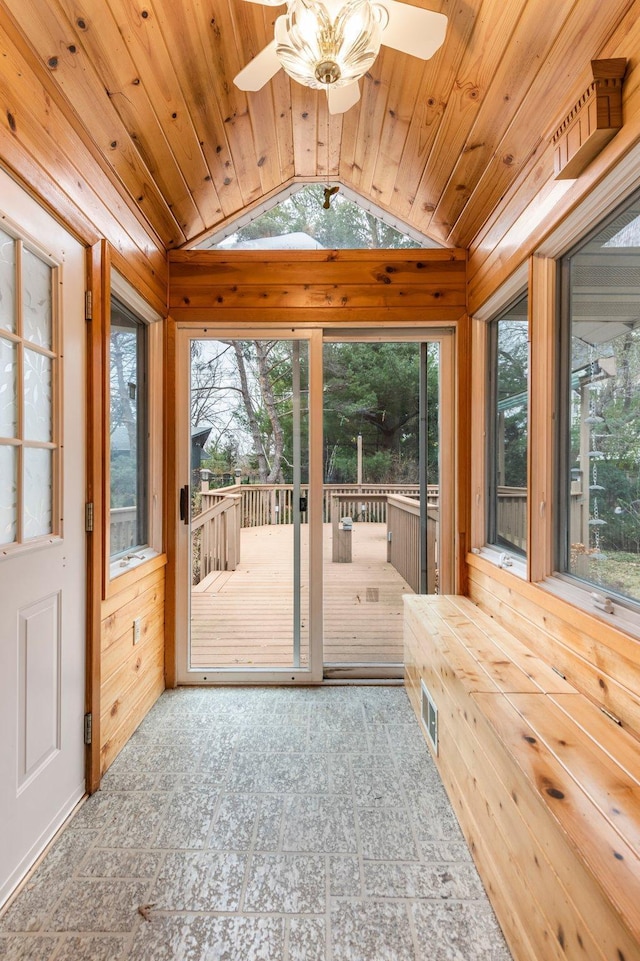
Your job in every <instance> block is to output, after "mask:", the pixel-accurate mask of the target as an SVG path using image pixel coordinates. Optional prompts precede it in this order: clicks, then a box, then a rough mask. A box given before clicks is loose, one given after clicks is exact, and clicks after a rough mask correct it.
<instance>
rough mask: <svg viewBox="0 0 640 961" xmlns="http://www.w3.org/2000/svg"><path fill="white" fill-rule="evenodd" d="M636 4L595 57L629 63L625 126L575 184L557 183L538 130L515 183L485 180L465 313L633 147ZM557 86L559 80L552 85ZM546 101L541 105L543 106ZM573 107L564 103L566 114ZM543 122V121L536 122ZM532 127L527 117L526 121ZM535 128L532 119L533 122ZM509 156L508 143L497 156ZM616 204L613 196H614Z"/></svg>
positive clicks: (637, 117) (549, 149) (637, 99)
mask: <svg viewBox="0 0 640 961" xmlns="http://www.w3.org/2000/svg"><path fill="white" fill-rule="evenodd" d="M639 11H640V2H634V3H633V4H631V5H630V8H629V10H628V12H627V15H626V16H625V17H624V18H623V20H622V22H621V23H620V25H619V26H618V28H617V30H615V31H614V33H613V34H612V36H611V37H610V38H609V40H608V41H607V43H606V44H605V45H604V47H602V48H601V49H598V50H594V51H593V57H594V58H598V59H607V58H613V57H625V58H627V60H628V66H627V73H626V76H625V79H624V86H623V120H624V123H623V127H622V129H621V130H620V131H619V132H618V133H617V134H616V136H615V137H614V138H613V140H611V142H610V143H609V144H608V145H607V146H606V147H605V148H604V150H603V151H602V153H601V154H600V155H599V156H598V157H597V158H596V159H595V160H594V161H593V162H592V163H591V164H590V165H589V166H588V167H587V169H586V170H585V171H584V172H583V173H582V174H581V175H580V177H578V179H577V180H575V181H556V180H555V169H554V148H553V143H552V142H551V136H552V134H553V130H551V129H549V130H545V129H543V128H541V127H539V128H538V130H539V134H540V141H539V147H538V149H537V150H536V151H535V152H534V153H533V155H532V158H531V160H530V161H529V163H528V164H527V165H526V166H524V167H523V169H522V171H521V173H520V175H519V177H518V179H517V180H516V181H515V183H514V184H512V185H511V186H510V187H509V189H508V190H506V191H505V192H504V193H503V195H502V196H499V194H500V189H501V188H500V182H499V180H496V178H495V177H490V176H489V175H488V174H487V175H486V176H485V180H486V183H483V186H484V189H486V190H497V193H496V201H497V202H496V204H495V207H494V210H493V213H492V214H491V216H490V217H489V218H488V219H487V220H486V222H485V223H484V224H482V225H479V229H478V231H477V233H476V236H475V238H474V239H473V240H472V242H471V244H470V246H469V272H468V282H469V313H470V314H473V313H475V312H476V311H477V310H479V308H480V307H481V306H482V304H483V303H484V302H485V301H486V300H488V299H489V297H491V295H492V294H493V293H494V292H495V291H496V290H497V289H498V288H499V287H500V285H501V284H502V283H503V282H504V281H505V280H506V279H507V278H508V277H509V275H510V274H512V273H513V271H514V270H515V269H516V268H517V267H518V266H519V264H521V263H522V262H523V261H524V260H526V258H527V257H528V256H529V255H530V254H531V253H533V251H534V250H535V249H536V248H537V247H538V246H539V245H540V244H541V243H542V242H543V241H544V239H545V238H546V237H548V236H549V234H550V233H551V232H552V231H553V230H554V229H555V228H556V227H557V226H558V225H559V224H560V223H562V221H563V220H564V219H565V218H566V217H567V215H568V214H569V213H570V212H571V211H572V210H574V209H575V207H576V206H577V205H578V204H579V203H580V202H581V201H583V200H585V199H586V198H588V197H589V195H590V194H591V193H592V191H593V189H594V187H595V186H596V185H597V184H599V183H600V181H602V179H603V178H604V177H605V176H606V175H607V174H608V173H609V172H610V171H612V170H613V169H614V168H615V166H616V165H617V164H618V163H619V162H620V161H621V160H622V159H623V158H624V156H625V154H626V153H627V152H628V151H629V150H630V149H631V148H632V147H633V146H634V144H635V143H636V142H637V141H638V137H639V136H640V61H638V57H637V51H638V49H640V17H639V16H638V13H639ZM554 82H557V81H554ZM588 84H589V64H588V63H587V62H585V65H584V76H583V89H585V90H586V89H587V86H588ZM543 106H544V102H542V103H541V107H543ZM572 107H573V104H571V103H567V113H569V111H570V109H571V108H572ZM538 119H539V120H540V121H541V122H545V121H544V119H543V117H539V118H538ZM528 122H529V123H530V124H531V122H532V121H531V117H529V121H528ZM533 123H534V124H535V119H534V121H533ZM505 151H506V152H508V150H507V145H506V144H503V145H502V146H501V151H500V153H501V154H503V153H505ZM513 156H514V157H518V156H519V144H518V143H517V142H514V143H513ZM612 202H615V197H613V198H612Z"/></svg>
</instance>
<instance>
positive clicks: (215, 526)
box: [191, 494, 242, 586]
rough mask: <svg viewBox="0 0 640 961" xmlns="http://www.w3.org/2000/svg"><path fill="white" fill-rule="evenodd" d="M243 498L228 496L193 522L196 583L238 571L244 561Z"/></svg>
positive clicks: (192, 555) (192, 545)
mask: <svg viewBox="0 0 640 961" xmlns="http://www.w3.org/2000/svg"><path fill="white" fill-rule="evenodd" d="M241 508H242V497H241V496H240V495H239V494H227V495H226V496H224V497H221V498H220V499H219V500H218V501H217V502H216V503H215V504H214V505H213V506H212V507H208V508H207V509H206V510H204V511H203V512H202V513H201V514H198V515H197V517H194V518H193V520H192V521H191V557H192V560H191V566H192V583H193V585H194V586H195V585H196V584H199V583H200V582H201V581H203V580H204V578H205V577H206V576H207V574H210V573H211V572H212V571H235V569H236V567H237V566H238V563H239V561H240V527H241V520H242V509H241Z"/></svg>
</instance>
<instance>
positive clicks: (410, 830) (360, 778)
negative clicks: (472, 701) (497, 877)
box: [0, 687, 510, 961]
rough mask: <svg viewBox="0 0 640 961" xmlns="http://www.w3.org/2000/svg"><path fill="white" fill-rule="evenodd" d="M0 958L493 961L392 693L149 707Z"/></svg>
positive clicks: (442, 807) (433, 774)
mask: <svg viewBox="0 0 640 961" xmlns="http://www.w3.org/2000/svg"><path fill="white" fill-rule="evenodd" d="M0 958H2V959H11V961H22V959H29V961H117V959H128V961H129V959H130V961H509V958H510V954H509V952H508V950H507V948H506V946H505V943H504V940H503V938H502V935H501V932H500V930H499V928H498V925H497V923H496V920H495V917H494V915H493V912H492V910H491V907H490V905H489V902H488V900H487V898H486V895H485V893H484V890H483V887H482V884H481V883H480V880H479V878H478V875H477V873H476V870H475V867H474V865H473V863H472V861H471V859H470V856H469V852H468V849H467V847H466V844H465V842H464V839H463V836H462V834H461V832H460V828H459V827H458V823H457V821H456V818H455V816H454V814H453V811H452V809H451V807H450V805H449V802H448V800H447V796H446V794H445V791H444V788H443V786H442V784H441V782H440V779H439V776H438V773H437V771H436V768H435V766H434V764H433V762H432V760H431V757H430V755H429V752H428V750H427V747H426V744H425V742H424V740H423V737H422V734H421V732H420V730H419V727H418V724H417V721H416V719H415V716H414V714H413V711H412V709H411V707H410V705H409V701H408V699H407V696H406V694H405V692H404V690H403V689H402V688H400V687H324V688H317V689H287V690H283V689H277V690H274V689H242V690H238V689H182V690H178V691H171V692H167V693H165V694H164V695H163V696H162V697H161V698H160V700H159V701H158V703H157V704H156V706H155V707H154V708H153V710H152V711H151V713H150V714H149V716H148V717H147V718H146V720H145V721H144V722H143V724H142V725H141V726H140V728H139V730H138V731H137V732H136V734H135V735H134V737H133V738H132V739H131V741H130V742H129V744H128V745H127V746H126V747H125V749H124V750H123V751H122V753H121V755H120V757H119V758H118V759H117V760H116V762H115V763H114V765H113V766H112V768H111V770H110V771H109V772H108V773H107V775H106V776H105V778H104V780H103V784H102V789H101V790H100V791H99V792H98V793H97V794H95V795H94V796H93V797H92V798H90V799H89V800H88V801H87V802H86V803H85V804H84V806H83V807H82V808H81V809H80V810H79V812H78V813H77V815H76V816H75V817H74V818H73V819H72V821H71V822H70V823H69V825H68V827H67V828H66V830H65V831H63V832H62V833H61V835H60V837H59V839H58V840H57V842H56V843H55V845H54V846H53V848H52V850H51V851H50V852H49V853H48V855H47V857H46V858H45V859H44V860H43V861H42V863H41V864H40V865H39V867H38V868H37V869H36V870H35V872H34V873H33V875H32V877H31V878H30V879H29V881H28V883H27V884H26V886H25V887H24V889H23V890H22V891H21V893H20V894H19V895H18V897H17V898H16V899H15V900H14V901H13V903H11V904H10V905H9V907H8V908H7V909H6V910H5V912H4V914H3V915H2V916H1V917H0Z"/></svg>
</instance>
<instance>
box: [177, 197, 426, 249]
mask: <svg viewBox="0 0 640 961" xmlns="http://www.w3.org/2000/svg"><path fill="white" fill-rule="evenodd" d="M440 246H441V245H440V244H438V243H436V242H435V241H434V240H431V239H430V238H428V237H426V236H425V235H423V234H421V233H419V232H418V231H416V230H415V229H414V228H412V227H410V226H409V225H408V224H403V223H401V222H399V221H397V220H395V218H392V217H391V216H390V214H389V213H388V212H387V211H384V210H382V209H380V208H378V207H376V206H375V205H374V204H372V203H371V202H370V201H368V200H367V201H365V200H364V199H363V198H361V197H359V196H358V194H356V193H354V192H353V191H351V190H349V189H348V188H347V187H343V186H339V185H338V184H334V185H333V186H332V187H325V186H324V185H323V184H317V183H313V184H302V185H301V184H296V185H294V186H293V187H291V188H287V189H285V190H284V191H283V192H282V193H280V194H279V195H278V196H277V197H275V198H272V200H271V201H266V202H265V204H263V205H261V207H259V208H257V209H254V210H253V211H251V213H249V214H244V215H243V216H241V217H239V218H238V219H236V220H234V221H233V222H232V223H230V224H227V225H226V226H225V227H224V228H223V229H222V230H221V231H220V232H218V233H216V234H214V235H213V236H211V237H208V238H207V239H206V240H204V241H202V242H201V243H199V244H197V247H196V249H197V248H201V249H207V248H210V247H219V248H221V249H223V250H230V249H236V248H242V249H249V250H313V249H323V248H331V249H336V248H339V249H346V250H361V249H371V248H382V249H388V248H397V247H440Z"/></svg>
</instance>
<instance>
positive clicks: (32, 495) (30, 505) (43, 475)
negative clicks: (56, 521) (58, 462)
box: [23, 447, 52, 540]
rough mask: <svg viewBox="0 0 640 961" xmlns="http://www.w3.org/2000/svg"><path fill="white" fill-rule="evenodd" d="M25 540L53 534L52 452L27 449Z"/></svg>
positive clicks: (25, 460)
mask: <svg viewBox="0 0 640 961" xmlns="http://www.w3.org/2000/svg"><path fill="white" fill-rule="evenodd" d="M23 457H24V517H23V525H24V539H25V540H28V539H29V538H32V537H41V536H42V535H43V534H50V533H51V530H52V528H51V501H52V452H51V451H50V450H42V449H40V448H29V447H27V448H25V450H24V452H23Z"/></svg>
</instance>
